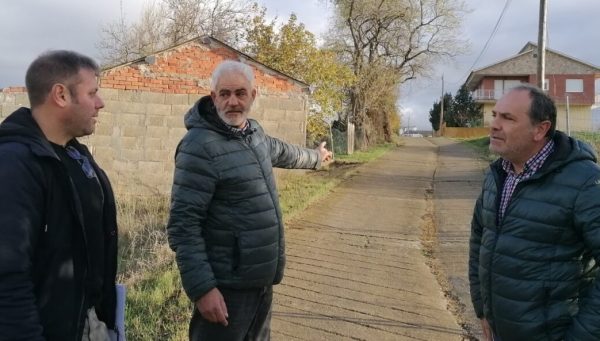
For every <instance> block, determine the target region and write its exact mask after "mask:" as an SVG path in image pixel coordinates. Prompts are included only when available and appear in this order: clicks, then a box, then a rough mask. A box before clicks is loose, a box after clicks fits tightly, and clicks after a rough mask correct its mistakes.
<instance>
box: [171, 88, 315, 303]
mask: <svg viewBox="0 0 600 341" xmlns="http://www.w3.org/2000/svg"><path fill="white" fill-rule="evenodd" d="M249 122H250V128H249V129H247V130H246V132H245V133H240V132H234V131H232V130H231V129H229V128H228V127H227V126H226V125H225V124H224V123H223V121H221V120H220V119H219V118H218V116H217V114H216V111H215V108H214V105H213V103H212V100H211V98H210V97H209V96H206V97H203V98H201V99H200V100H199V101H198V102H197V103H196V104H195V105H194V106H193V107H192V108H191V109H190V111H189V112H188V113H187V114H186V116H185V125H186V127H187V129H188V132H187V134H186V135H185V136H184V137H183V139H182V140H181V142H180V144H179V146H178V148H177V153H176V157H175V174H174V179H173V187H172V193H171V211H170V217H169V222H168V226H167V233H168V239H169V245H170V247H171V248H172V249H173V251H175V253H176V260H177V265H178V267H179V271H180V273H181V279H182V283H183V287H184V289H185V291H186V293H187V295H188V296H189V298H190V299H191V300H192V301H196V300H198V299H199V298H200V297H202V296H203V295H204V294H205V293H206V292H208V291H209V290H211V289H212V288H214V287H217V286H219V287H227V288H233V289H244V288H259V287H263V286H268V285H272V284H277V283H279V282H280V281H281V279H282V277H283V269H284V265H285V247H284V229H283V221H282V217H281V210H280V208H279V199H278V194H277V189H276V188H275V178H274V175H273V167H281V168H307V169H308V168H313V169H314V168H318V167H319V166H320V158H319V154H318V152H317V151H316V150H312V149H307V148H302V147H297V146H294V145H291V144H288V143H285V142H283V141H280V140H278V139H276V138H273V137H270V136H268V135H266V134H265V133H264V131H263V129H262V127H261V126H260V125H259V124H258V123H257V122H256V121H254V120H249Z"/></svg>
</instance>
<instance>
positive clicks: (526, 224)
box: [469, 85, 600, 341]
mask: <svg viewBox="0 0 600 341" xmlns="http://www.w3.org/2000/svg"><path fill="white" fill-rule="evenodd" d="M493 114H494V119H493V121H492V125H491V131H490V150H491V151H493V152H495V153H497V154H499V155H500V156H501V158H500V159H499V160H497V161H496V162H494V163H493V164H492V165H491V169H490V171H489V172H488V174H487V175H486V178H485V180H484V184H483V190H482V193H481V195H480V197H479V198H478V200H477V203H476V205H475V210H474V215H473V221H472V226H471V240H470V256H469V258H470V260H469V280H470V285H471V298H472V301H473V305H474V308H475V312H476V314H477V316H478V317H479V318H481V319H482V320H481V321H482V326H483V330H484V333H485V335H486V338H487V340H492V338H493V340H496V341H497V340H503V341H520V340H522V341H525V340H527V341H533V340H577V341H585V340H590V341H591V340H600V282H599V281H598V278H597V276H598V274H599V272H598V271H597V263H598V261H599V260H600V168H599V167H598V165H597V164H596V157H595V155H594V152H593V151H592V149H591V147H590V146H588V145H587V144H585V143H583V142H580V141H577V140H575V139H573V138H570V137H568V136H566V135H565V134H563V133H561V132H559V131H555V126H556V107H555V106H554V103H553V102H552V100H551V99H550V98H549V97H548V96H547V95H546V94H545V93H543V92H542V91H540V90H539V89H538V88H535V87H532V86H529V85H520V86H517V87H515V88H513V89H511V90H510V92H508V93H507V94H506V95H505V96H504V97H502V98H501V99H500V100H499V101H498V102H497V103H496V106H495V107H494V110H493Z"/></svg>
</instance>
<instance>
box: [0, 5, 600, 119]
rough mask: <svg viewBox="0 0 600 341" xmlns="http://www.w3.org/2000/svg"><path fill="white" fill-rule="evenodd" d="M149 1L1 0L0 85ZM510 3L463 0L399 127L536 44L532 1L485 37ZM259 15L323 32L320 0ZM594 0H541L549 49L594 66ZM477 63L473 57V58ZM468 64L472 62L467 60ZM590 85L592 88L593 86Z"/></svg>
mask: <svg viewBox="0 0 600 341" xmlns="http://www.w3.org/2000/svg"><path fill="white" fill-rule="evenodd" d="M147 1H151V0H101V1H90V0H4V1H2V6H1V7H0V8H1V9H0V51H1V53H0V88H2V87H6V86H21V85H23V84H24V75H25V70H26V68H27V66H28V65H29V63H30V62H31V61H32V60H33V59H34V58H35V57H36V56H37V55H39V54H40V53H41V52H43V51H46V50H48V49H72V50H77V51H80V52H82V53H85V54H88V55H90V56H93V57H99V53H98V51H97V50H96V44H97V42H98V41H99V40H100V28H101V26H102V25H103V24H106V23H108V22H110V21H112V20H114V19H116V18H118V17H119V15H120V4H121V2H122V4H123V12H124V14H125V17H126V18H128V20H134V19H135V18H137V17H138V16H139V13H140V12H141V9H142V6H143V4H144V3H146V2H147ZM155 1H156V0H155ZM507 1H510V0H465V2H466V4H467V7H469V8H470V9H471V12H470V13H469V14H467V15H466V16H465V18H464V24H463V25H464V26H463V32H462V35H463V37H464V39H466V40H468V41H469V42H470V52H469V53H467V54H465V55H463V56H460V57H458V58H456V60H454V61H445V62H442V63H438V65H435V66H433V67H432V71H433V72H432V75H433V76H432V78H430V79H426V78H423V79H418V80H416V81H412V82H409V83H408V84H406V85H405V86H404V87H403V88H402V89H401V96H402V97H401V102H400V103H399V107H400V110H401V111H402V112H403V116H404V118H403V121H404V124H405V125H408V124H409V123H410V125H417V126H418V127H420V128H430V127H431V126H430V124H429V122H428V112H429V109H430V108H431V106H432V104H433V102H434V101H435V100H436V99H437V98H439V96H440V94H441V91H442V81H441V75H442V74H443V75H444V79H445V82H444V83H445V90H446V91H449V92H452V93H455V92H456V90H457V89H458V87H459V86H460V84H462V83H463V82H464V80H465V79H466V77H467V76H468V73H469V71H470V70H471V68H472V67H473V68H475V69H477V68H481V67H484V66H487V65H490V64H493V63H495V62H496V61H500V60H502V59H505V58H508V57H510V56H512V55H514V54H516V53H517V52H518V51H519V50H520V49H521V48H522V47H523V46H524V45H525V44H526V43H527V42H528V41H533V42H535V43H537V29H538V15H539V1H536V0H527V1H522V0H521V1H510V3H509V6H508V9H507V11H506V13H505V14H504V17H503V19H502V21H501V23H500V25H499V27H498V30H497V32H496V34H495V35H494V37H493V38H492V40H491V41H490V43H489V45H488V48H487V49H486V51H485V53H483V54H482V56H481V58H479V60H477V57H478V56H479V55H480V54H481V52H482V50H483V48H484V45H485V44H486V41H487V40H488V39H489V38H490V35H491V33H492V31H493V29H494V26H495V24H496V22H497V20H498V18H499V17H500V13H501V12H502V9H503V8H504V6H505V4H506V2H507ZM258 2H259V3H260V4H263V5H265V6H266V7H267V14H268V15H270V16H278V17H279V18H282V19H284V20H285V19H287V17H288V16H289V14H290V13H291V12H294V13H296V15H297V16H298V18H299V21H301V22H303V23H304V24H305V25H306V27H307V28H308V29H309V30H311V31H313V32H314V33H315V34H317V35H319V34H324V33H325V32H326V30H327V25H328V20H329V17H330V15H331V5H328V4H327V1H325V0H302V1H284V0H259V1H258ZM599 16H600V1H599V0H577V1H573V0H548V42H547V46H548V48H550V49H553V50H556V51H559V52H563V53H565V54H568V55H571V56H573V57H576V58H578V59H580V60H582V61H585V62H588V63H591V64H594V65H596V66H600V20H598V17H599ZM476 60H477V62H476ZM475 62H476V63H475ZM596 83H597V91H600V90H599V88H600V86H598V83H599V82H596Z"/></svg>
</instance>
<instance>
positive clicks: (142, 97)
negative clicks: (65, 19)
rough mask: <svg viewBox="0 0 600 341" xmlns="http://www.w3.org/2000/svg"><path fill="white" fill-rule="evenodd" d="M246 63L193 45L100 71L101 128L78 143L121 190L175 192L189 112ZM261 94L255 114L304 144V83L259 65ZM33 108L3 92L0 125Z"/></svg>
mask: <svg viewBox="0 0 600 341" xmlns="http://www.w3.org/2000/svg"><path fill="white" fill-rule="evenodd" d="M236 58H238V59H242V58H240V55H238V54H236V53H233V52H232V50H231V49H227V48H222V47H219V46H216V47H215V46H208V45H206V44H202V43H200V42H191V43H189V44H185V45H182V46H179V47H177V48H174V49H171V50H168V51H165V52H162V53H159V54H157V55H154V56H153V58H149V59H146V60H149V61H150V64H149V63H148V62H146V60H143V61H137V62H133V63H128V64H125V65H122V66H118V67H115V68H111V69H107V70H105V71H103V72H102V74H101V77H100V92H99V93H100V96H101V97H102V99H103V100H104V103H105V107H104V108H103V109H102V110H101V112H100V114H99V118H98V124H97V126H96V131H95V133H94V134H93V135H91V136H89V137H84V138H80V140H81V142H83V143H85V144H87V145H88V146H89V147H90V150H91V151H92V153H93V155H94V158H95V159H96V160H97V162H98V163H99V164H100V166H101V167H102V168H103V169H104V170H105V171H106V172H107V173H108V175H109V177H110V179H111V181H112V183H113V186H114V187H115V190H116V191H117V192H126V193H135V194H149V193H169V192H170V190H171V183H172V177H173V169H174V153H175V148H176V147H177V144H178V143H179V141H180V139H181V138H182V137H183V135H184V134H185V132H186V129H185V127H184V123H183V117H184V114H185V113H186V112H187V111H188V110H189V108H190V107H191V106H192V105H193V104H194V103H195V102H196V101H197V100H198V99H199V98H200V97H201V96H204V95H208V94H209V93H210V80H209V79H210V74H211V73H212V71H213V69H214V68H215V67H216V65H217V64H218V63H219V62H221V61H222V60H225V59H236ZM248 63H249V64H250V65H251V66H252V67H253V69H254V71H255V76H256V86H257V88H258V96H257V99H256V101H255V103H254V107H253V110H252V112H251V114H250V117H252V118H255V119H257V120H258V121H259V122H260V123H261V125H262V126H263V127H264V129H265V131H266V132H267V133H268V134H269V135H271V136H273V137H277V138H280V139H282V140H284V141H287V142H290V143H294V144H299V145H304V144H305V139H306V117H307V113H308V104H307V103H308V94H307V91H306V88H305V87H303V86H302V84H299V82H297V81H294V80H291V79H290V78H287V77H285V76H283V75H281V74H279V73H277V72H274V71H273V70H270V69H268V68H266V67H265V66H262V65H260V64H258V63H252V62H248ZM20 106H29V101H28V99H27V94H26V92H25V89H24V88H8V89H4V90H2V91H1V92H0V121H1V120H3V119H4V118H5V117H6V116H8V115H9V114H10V113H11V112H13V111H14V110H15V109H16V108H18V107H20Z"/></svg>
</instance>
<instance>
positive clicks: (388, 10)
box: [329, 0, 467, 148]
mask: <svg viewBox="0 0 600 341" xmlns="http://www.w3.org/2000/svg"><path fill="white" fill-rule="evenodd" d="M330 1H331V2H332V3H333V4H334V5H335V6H336V19H337V22H336V25H335V29H334V31H333V33H332V34H330V37H332V39H330V42H329V44H330V45H331V46H333V47H334V48H336V49H337V50H338V51H340V52H341V53H343V55H344V58H345V60H346V61H347V62H348V63H349V64H350V66H351V68H352V69H353V71H354V74H355V75H356V77H357V79H360V78H361V77H365V76H367V75H368V77H370V78H372V77H376V76H377V75H374V74H373V72H372V71H371V70H370V69H372V67H373V66H374V65H376V66H377V67H376V69H381V68H382V67H383V68H384V69H387V70H388V71H387V72H393V73H395V74H396V77H395V83H393V84H390V83H389V80H388V81H386V82H383V83H384V84H388V86H392V87H393V88H395V89H396V92H395V93H397V88H398V86H399V85H400V84H402V83H404V82H407V81H409V80H411V79H414V78H416V77H417V76H421V75H426V74H427V73H428V68H429V66H431V64H432V62H433V61H435V60H436V59H440V58H452V57H454V56H456V55H457V54H459V53H462V52H463V51H464V50H465V49H466V46H467V44H466V42H465V41H463V40H462V39H460V38H459V37H460V34H459V33H460V19H461V18H462V16H463V15H464V14H465V13H466V10H465V6H464V3H463V1H462V0H330ZM381 76H382V77H387V75H385V74H381ZM369 83H372V81H371V82H369ZM380 83H381V82H380ZM377 91H378V89H374V88H373V87H371V86H366V87H365V86H363V85H361V83H360V82H359V83H357V84H356V86H355V87H354V88H353V89H351V91H350V108H351V115H352V120H353V121H354V123H355V125H356V128H357V133H358V134H357V137H359V143H360V144H359V148H361V147H365V146H366V144H367V143H368V140H369V137H368V131H366V129H365V127H366V125H367V123H368V122H367V120H368V119H369V116H372V115H373V113H377V112H378V111H379V110H378V109H377V108H376V107H369V106H368V102H367V99H369V98H372V97H373V96H378V93H377ZM368 112H369V113H371V114H370V115H367V113H368ZM379 121H381V122H385V121H386V120H379ZM384 130H385V129H384Z"/></svg>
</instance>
